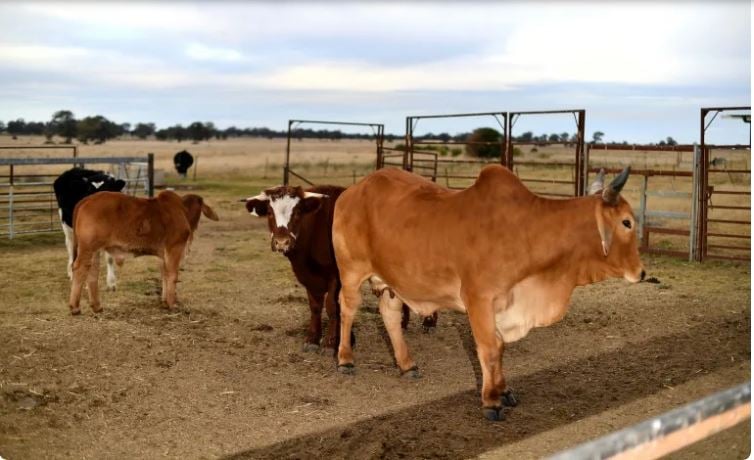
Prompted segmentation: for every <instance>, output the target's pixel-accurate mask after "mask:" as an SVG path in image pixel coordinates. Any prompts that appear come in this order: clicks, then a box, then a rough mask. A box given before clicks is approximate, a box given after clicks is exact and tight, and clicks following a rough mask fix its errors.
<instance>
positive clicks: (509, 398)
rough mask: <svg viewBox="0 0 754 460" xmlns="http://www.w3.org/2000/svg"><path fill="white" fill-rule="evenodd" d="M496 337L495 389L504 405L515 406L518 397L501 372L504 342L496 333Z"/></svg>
mask: <svg viewBox="0 0 754 460" xmlns="http://www.w3.org/2000/svg"><path fill="white" fill-rule="evenodd" d="M496 337H497V338H498V343H500V347H499V349H500V366H499V367H498V372H497V374H496V375H495V388H497V391H498V392H499V393H500V402H501V403H502V404H503V405H504V406H508V407H515V406H517V405H518V399H517V398H516V396H515V394H514V393H513V390H511V389H510V388H509V387H508V385H507V384H506V383H505V376H504V374H503V353H504V352H505V342H503V341H502V339H500V337H498V336H497V335H496Z"/></svg>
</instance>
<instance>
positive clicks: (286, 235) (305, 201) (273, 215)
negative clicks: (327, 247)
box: [245, 185, 327, 253]
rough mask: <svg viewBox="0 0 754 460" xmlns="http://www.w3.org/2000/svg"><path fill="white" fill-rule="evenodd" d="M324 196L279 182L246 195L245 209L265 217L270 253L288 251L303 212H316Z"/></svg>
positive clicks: (294, 238)
mask: <svg viewBox="0 0 754 460" xmlns="http://www.w3.org/2000/svg"><path fill="white" fill-rule="evenodd" d="M324 198H327V195H323V194H321V193H313V192H305V191H304V190H303V189H302V188H301V187H298V186H296V187H291V186H288V185H281V186H279V187H273V188H269V189H267V190H265V191H263V192H262V193H260V194H259V195H257V196H253V197H250V198H247V199H246V200H245V201H246V209H247V210H248V211H249V213H250V214H251V215H253V216H260V217H264V216H267V224H268V226H269V228H270V247H271V248H272V250H273V251H274V252H282V253H288V252H289V251H291V250H293V248H294V247H295V246H296V239H297V238H298V236H299V235H300V234H301V233H300V230H301V219H302V217H303V215H304V214H307V213H311V212H316V211H317V210H318V209H319V208H320V206H321V204H322V199H324Z"/></svg>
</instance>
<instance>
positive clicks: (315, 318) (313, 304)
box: [304, 289, 325, 351]
mask: <svg viewBox="0 0 754 460" xmlns="http://www.w3.org/2000/svg"><path fill="white" fill-rule="evenodd" d="M306 295H307V296H308V297H309V310H310V311H311V317H310V318H309V332H308V333H307V335H306V343H305V344H304V351H317V350H319V340H320V339H321V338H322V307H323V305H324V303H325V295H324V294H312V292H311V291H310V290H309V289H307V290H306Z"/></svg>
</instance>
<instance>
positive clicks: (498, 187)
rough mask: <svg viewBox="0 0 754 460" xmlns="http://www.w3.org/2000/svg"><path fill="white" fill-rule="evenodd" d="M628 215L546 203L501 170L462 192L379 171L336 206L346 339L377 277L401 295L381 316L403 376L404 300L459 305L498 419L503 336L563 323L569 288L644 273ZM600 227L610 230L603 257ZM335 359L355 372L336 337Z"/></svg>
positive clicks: (580, 201)
mask: <svg viewBox="0 0 754 460" xmlns="http://www.w3.org/2000/svg"><path fill="white" fill-rule="evenodd" d="M624 220H625V221H628V223H629V224H633V222H634V221H633V214H632V212H631V208H630V206H629V205H628V203H627V202H626V201H625V200H623V198H620V197H619V196H618V197H617V199H616V201H615V204H610V203H607V202H605V201H604V200H603V198H602V197H601V196H596V195H595V196H588V197H582V198H574V199H568V200H552V199H546V198H543V197H539V196H536V195H534V194H533V193H531V192H530V191H529V190H528V189H527V188H526V187H525V186H524V185H523V184H522V183H521V182H520V180H519V179H518V178H517V177H515V176H514V175H513V174H512V173H511V172H510V171H509V170H507V169H506V168H504V167H502V166H498V165H492V166H487V167H485V168H484V169H483V170H482V172H481V173H480V175H479V177H478V179H477V181H476V182H475V183H474V185H473V186H471V187H469V188H468V189H466V190H462V191H452V190H448V189H446V188H443V187H440V186H438V185H437V184H435V183H432V182H429V181H427V180H426V179H423V178H421V177H419V176H417V175H414V174H411V173H407V172H404V171H401V170H397V169H384V170H380V171H377V172H375V173H373V174H371V175H369V176H367V177H366V178H364V179H363V180H362V181H361V182H359V183H358V184H356V185H354V186H352V187H350V188H349V189H348V190H346V192H344V193H343V195H342V196H341V198H340V199H339V200H338V202H337V204H336V208H335V218H334V222H333V243H334V248H335V255H336V259H337V262H338V267H339V268H340V276H341V283H342V291H341V321H342V326H341V337H343V335H344V334H348V333H349V332H350V328H351V323H352V321H353V315H354V313H355V310H356V308H357V307H358V305H359V303H360V300H361V297H360V293H359V286H360V285H361V283H362V282H363V281H364V280H365V279H367V278H369V277H370V276H374V275H376V276H379V277H380V278H381V279H382V280H384V282H385V283H386V284H387V285H389V286H390V287H391V289H392V290H393V291H394V292H395V294H396V296H397V297H398V299H397V300H396V301H394V302H393V303H394V304H395V305H392V306H390V307H387V308H385V309H384V311H382V308H381V312H382V313H383V319H384V320H385V325H386V329H387V330H388V333H389V334H390V337H391V340H392V341H393V347H394V350H395V354H396V361H397V362H398V365H399V367H400V368H401V370H402V371H408V370H410V369H411V368H413V367H415V365H414V363H413V360H412V359H411V357H410V356H409V354H408V350H407V348H406V346H405V343H404V342H403V338H402V335H401V334H400V328H399V326H396V325H395V322H396V315H395V313H394V310H396V309H397V305H398V303H399V302H400V301H402V302H405V303H406V304H408V305H409V306H410V307H411V308H412V309H414V310H416V311H417V312H418V313H420V314H422V315H428V314H430V313H432V312H434V311H436V310H437V309H439V308H454V309H457V310H460V311H466V312H467V313H468V314H469V319H470V323H471V326H472V330H473V332H474V337H475V340H476V343H477V349H478V353H479V358H480V362H481V364H482V371H483V378H484V385H483V391H482V402H483V405H484V406H485V407H486V408H487V409H488V410H487V412H485V415H487V416H488V417H489V418H493V419H498V418H499V417H500V414H501V412H500V398H501V397H509V398H512V396H511V395H510V393H509V392H508V389H507V387H506V385H505V380H504V378H503V375H502V363H501V356H502V348H503V345H504V342H506V341H508V342H509V341H513V340H518V339H519V338H521V337H523V336H524V335H526V333H527V332H528V330H529V329H530V328H531V327H536V326H545V325H548V324H551V323H552V322H554V321H557V320H559V319H560V318H562V316H563V315H564V314H565V311H566V309H567V306H568V301H569V298H570V295H571V292H572V291H573V288H574V287H575V286H578V285H584V284H588V283H592V282H597V281H600V280H603V279H605V278H607V277H625V278H626V279H628V280H629V281H633V282H635V281H638V280H639V279H640V277H641V276H642V274H643V268H642V265H641V261H640V260H639V256H638V249H637V245H636V235H635V231H634V230H633V229H631V228H628V227H625V226H624V224H623V223H622V222H623V221H624ZM598 223H599V225H601V226H602V228H603V230H604V229H607V230H609V233H610V235H611V240H612V241H611V244H609V245H608V246H609V252H608V254H607V256H605V255H604V254H603V242H602V239H601V237H600V229H599V228H598ZM603 233H605V232H603ZM396 331H397V332H396ZM338 354H339V356H338V360H339V365H340V366H341V368H342V369H344V370H347V369H349V368H352V367H353V356H352V350H351V349H350V347H349V346H348V343H346V342H343V341H342V340H341V343H340V349H339V353H338Z"/></svg>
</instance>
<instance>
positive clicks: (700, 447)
mask: <svg viewBox="0 0 754 460" xmlns="http://www.w3.org/2000/svg"><path fill="white" fill-rule="evenodd" d="M19 141H21V142H27V141H26V140H22V139H21V140H19ZM3 142H4V140H3V139H0V143H3ZM28 142H31V143H33V142H32V141H28ZM282 146H283V144H281V142H280V141H279V140H275V141H268V140H245V141H244V142H241V141H239V142H235V141H227V142H225V141H223V142H211V143H202V144H199V145H197V146H193V145H191V144H190V143H183V144H178V143H160V142H152V141H122V142H120V141H116V142H111V143H108V144H106V145H104V146H84V147H82V151H81V152H80V153H81V154H82V155H86V156H91V155H123V154H125V155H136V154H143V153H146V152H150V151H151V152H155V154H156V158H157V166H158V167H162V168H165V169H166V170H167V171H170V169H171V167H170V159H171V158H172V154H173V153H175V151H177V150H180V149H182V148H188V149H189V150H190V151H195V152H196V153H197V154H198V156H199V168H200V169H199V181H198V182H192V181H187V182H181V183H179V182H177V179H176V178H175V177H174V176H173V175H171V174H170V173H169V172H168V174H167V175H166V176H167V178H168V180H169V181H171V182H172V183H173V184H174V185H176V184H177V185H179V186H180V190H182V191H187V190H191V191H192V192H194V193H199V194H201V195H203V196H204V197H205V199H206V200H207V202H208V203H209V204H210V205H212V206H213V207H214V208H215V210H216V211H217V212H218V214H219V215H220V217H221V221H220V222H210V221H202V223H201V224H200V227H199V233H198V235H197V237H196V239H195V242H194V245H193V250H192V252H191V254H190V256H189V258H188V260H187V261H186V262H185V264H184V267H183V270H182V272H181V283H180V284H179V286H178V295H179V299H180V301H181V306H180V308H179V309H178V310H177V311H173V312H168V311H165V310H163V309H161V308H160V302H159V279H158V277H159V272H158V268H157V261H156V260H155V259H153V258H150V257H142V258H136V259H129V260H128V261H127V262H126V265H125V266H124V268H123V269H122V270H121V271H120V273H119V275H120V282H119V285H118V289H117V291H115V292H106V291H104V290H103V292H102V300H103V306H104V308H105V310H104V312H103V313H101V314H98V315H95V314H93V313H92V312H91V310H90V309H89V308H88V303H87V302H86V301H85V300H84V301H83V308H82V311H83V312H84V313H83V315H81V316H79V317H71V316H70V315H69V313H68V307H67V296H68V292H69V282H68V279H67V277H66V274H65V264H66V251H65V246H64V243H63V235H62V232H60V233H53V234H41V235H26V236H22V237H19V238H17V239H14V240H13V241H9V240H5V239H0V256H2V261H3V264H1V265H0V456H2V457H3V458H5V459H8V460H10V459H14V460H15V459H25V458H30V459H31V458H33V459H36V458H77V459H78V458H86V459H90V458H91V459H100V458H124V457H130V458H159V457H167V458H218V457H221V458H238V459H246V458H270V459H273V458H274V459H277V458H470V457H477V456H479V457H481V458H500V457H503V458H539V457H542V456H544V455H547V454H551V453H554V452H557V451H559V450H562V449H564V448H567V447H571V446H573V445H576V444H578V443H580V442H583V441H586V440H589V439H592V438H594V437H597V436H600V435H603V434H606V433H609V432H612V431H614V430H617V429H620V428H623V427H625V426H628V425H631V424H634V423H637V422H639V421H642V420H644V419H646V418H648V417H650V416H653V415H657V414H660V413H662V412H665V411H667V410H670V409H672V408H675V407H677V406H679V405H682V404H684V403H687V402H690V401H693V400H696V399H699V398H701V397H704V396H706V395H708V394H710V393H713V392H715V391H719V390H723V389H726V388H729V387H731V386H734V385H736V384H739V383H741V382H744V381H746V380H750V374H751V366H750V349H751V348H750V342H751V333H750V317H751V310H750V304H751V283H750V279H751V278H750V277H751V273H750V268H749V265H748V264H735V263H727V262H707V263H704V264H702V265H698V264H691V263H687V262H683V261H680V260H678V259H673V258H666V257H657V256H645V257H644V261H645V264H646V266H647V270H648V272H649V276H653V277H656V278H658V279H659V280H660V283H658V284H650V283H641V284H638V285H628V284H627V283H625V282H624V281H622V280H614V281H608V282H603V283H601V284H598V285H593V286H589V287H586V288H579V289H577V290H576V291H575V293H574V296H573V299H572V309H571V311H570V312H569V313H568V315H567V316H566V318H565V319H564V320H563V321H561V322H560V323H558V324H556V325H554V326H551V327H549V328H544V329H538V330H534V331H532V333H530V334H529V336H527V337H526V338H524V339H523V340H521V341H519V342H516V343H513V344H511V345H510V346H509V347H508V348H507V350H506V354H505V358H504V363H505V367H506V372H507V377H508V380H509V382H510V384H511V386H512V387H513V388H514V389H515V390H516V391H517V394H518V396H519V399H520V404H519V406H518V407H516V408H512V409H507V410H506V416H507V419H506V420H505V421H503V422H501V423H490V422H487V421H485V420H484V419H483V418H482V416H481V413H480V410H479V396H478V387H479V385H480V375H479V372H478V366H477V360H476V355H475V351H474V345H473V340H472V339H471V335H470V330H469V327H468V319H467V318H466V316H464V315H461V314H457V313H452V312H442V313H441V314H440V320H439V325H438V327H437V329H436V330H435V331H434V332H432V333H430V334H425V333H423V332H422V328H421V324H420V320H419V318H418V317H412V322H411V324H410V326H409V330H408V331H407V341H408V344H409V347H410V349H411V351H412V354H413V356H414V358H415V359H416V361H417V363H418V364H419V366H420V368H421V370H422V373H423V378H421V379H419V380H417V381H409V380H404V379H401V378H400V377H399V376H398V372H397V370H396V368H395V366H394V364H393V358H392V351H391V348H390V345H389V342H388V339H387V335H386V333H385V330H384V327H383V325H382V320H381V318H380V316H379V314H378V312H377V308H376V303H375V300H374V298H373V297H372V296H371V295H370V294H366V295H365V299H366V302H365V304H364V305H363V306H362V308H361V309H360V311H359V314H358V316H357V318H356V325H355V332H356V335H357V344H356V347H355V350H354V351H355V358H356V364H357V369H358V371H357V374H356V375H355V376H344V375H341V374H338V373H337V372H336V370H335V361H334V359H333V357H332V355H331V354H328V353H324V352H321V353H305V352H303V351H302V345H303V342H304V332H305V327H306V324H307V321H308V306H307V302H306V293H305V291H304V289H303V288H301V287H300V286H298V285H297V283H296V281H295V279H294V277H293V274H292V273H291V270H290V267H289V265H288V262H287V260H285V259H284V258H283V257H282V256H280V255H277V254H273V253H271V252H270V250H269V241H268V238H269V236H268V233H267V229H266V223H265V222H264V221H262V220H258V219H255V218H252V217H250V216H249V215H248V214H247V213H246V211H245V210H244V208H243V205H242V204H241V203H239V202H237V200H238V199H239V198H241V197H246V196H249V195H251V194H256V193H258V192H259V191H260V190H261V189H262V188H263V187H266V186H269V185H273V184H275V183H279V180H280V175H281V174H280V169H279V168H280V161H281V159H282V152H283V150H282ZM296 146H297V147H298V148H299V149H300V150H299V151H304V152H305V154H303V155H301V156H300V157H297V158H298V159H297V160H296V161H297V167H298V168H300V170H301V171H303V172H306V173H310V174H315V173H322V172H323V171H326V172H327V173H328V177H330V178H332V179H333V180H335V179H337V180H338V181H339V182H340V183H344V184H347V183H350V182H351V174H352V169H355V168H359V171H362V172H363V171H366V170H368V168H369V164H370V162H371V161H372V160H373V153H370V152H371V145H370V144H369V143H368V142H351V143H349V142H342V143H335V142H318V141H311V142H309V141H302V142H301V143H300V144H297V145H296ZM192 149H193V150H192ZM297 152H298V151H297ZM265 165H268V166H265ZM340 176H343V177H340ZM632 187H633V186H632ZM632 197H633V195H631V196H629V199H630V200H631V199H633V198H632ZM634 202H635V200H634ZM635 206H636V205H635ZM103 271H104V269H103ZM100 280H101V281H100V283H101V287H102V288H103V289H104V273H102V274H101V277H100ZM750 443H751V441H750V424H749V422H746V423H744V424H741V425H739V426H737V427H736V428H734V429H731V430H728V431H726V432H724V433H722V434H720V435H717V436H715V437H712V438H710V439H708V440H707V441H704V442H702V443H699V444H697V445H695V446H693V447H691V448H689V449H686V450H684V451H681V452H679V453H677V454H675V457H676V458H705V459H706V458H745V457H747V456H748V453H749V450H750Z"/></svg>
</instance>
